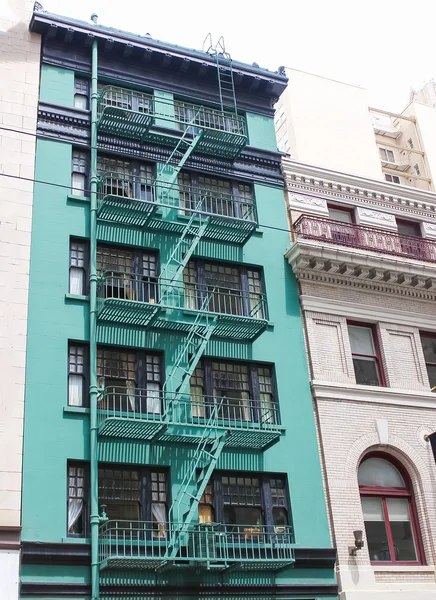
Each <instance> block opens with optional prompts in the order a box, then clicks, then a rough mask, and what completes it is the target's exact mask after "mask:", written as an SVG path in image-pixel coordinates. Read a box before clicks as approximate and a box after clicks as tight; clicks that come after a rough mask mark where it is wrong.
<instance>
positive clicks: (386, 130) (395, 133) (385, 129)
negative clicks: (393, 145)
mask: <svg viewBox="0 0 436 600" xmlns="http://www.w3.org/2000/svg"><path fill="white" fill-rule="evenodd" d="M372 127H373V129H374V133H375V134H376V135H381V136H383V137H388V138H392V139H394V140H396V139H398V138H399V137H400V135H402V134H403V132H402V130H401V127H400V125H397V126H395V125H393V124H392V123H389V122H385V121H382V120H380V119H373V122H372Z"/></svg>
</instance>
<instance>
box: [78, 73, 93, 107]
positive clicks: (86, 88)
mask: <svg viewBox="0 0 436 600" xmlns="http://www.w3.org/2000/svg"><path fill="white" fill-rule="evenodd" d="M90 87H91V82H90V80H89V79H86V78H85V77H80V76H78V75H75V77H74V108H77V109H78V110H89V109H90V102H89V99H90V95H91V94H90ZM76 96H81V97H83V98H85V99H86V103H85V104H86V106H85V108H81V107H80V106H76Z"/></svg>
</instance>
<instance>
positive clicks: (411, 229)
mask: <svg viewBox="0 0 436 600" xmlns="http://www.w3.org/2000/svg"><path fill="white" fill-rule="evenodd" d="M396 221H397V228H398V233H399V234H400V235H411V236H415V237H422V236H421V226H420V224H419V223H418V222H417V221H405V220H404V219H396Z"/></svg>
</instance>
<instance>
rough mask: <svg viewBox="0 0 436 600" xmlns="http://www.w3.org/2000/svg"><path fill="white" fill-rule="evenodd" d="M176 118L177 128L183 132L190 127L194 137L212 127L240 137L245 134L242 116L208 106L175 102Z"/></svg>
mask: <svg viewBox="0 0 436 600" xmlns="http://www.w3.org/2000/svg"><path fill="white" fill-rule="evenodd" d="M174 116H175V122H176V127H177V128H178V129H181V130H182V131H185V130H186V129H188V127H190V128H191V129H190V133H192V134H193V135H195V134H197V133H198V132H199V130H200V128H201V127H210V128H212V129H219V130H221V131H227V132H229V133H236V134H239V135H243V134H245V127H244V125H243V121H242V119H241V115H239V116H237V115H235V114H233V113H231V112H222V111H221V110H214V109H212V108H208V107H207V106H200V105H198V104H189V103H188V102H183V101H181V100H175V101H174ZM193 125H195V126H196V127H193Z"/></svg>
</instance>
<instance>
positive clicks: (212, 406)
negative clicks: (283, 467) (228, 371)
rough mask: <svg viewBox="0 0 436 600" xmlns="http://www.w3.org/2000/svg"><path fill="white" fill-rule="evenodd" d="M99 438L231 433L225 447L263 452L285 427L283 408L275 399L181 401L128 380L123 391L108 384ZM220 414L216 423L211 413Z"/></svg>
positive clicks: (190, 438) (194, 437)
mask: <svg viewBox="0 0 436 600" xmlns="http://www.w3.org/2000/svg"><path fill="white" fill-rule="evenodd" d="M97 409H98V427H99V434H100V435H104V436H112V437H121V438H129V439H143V440H151V439H155V438H156V437H157V436H158V435H159V434H160V435H159V437H161V438H162V437H163V438H165V439H167V440H169V441H171V440H173V441H176V442H186V443H197V442H198V441H199V438H200V437H201V434H202V431H203V430H204V429H205V428H211V429H213V430H214V431H215V432H218V431H222V430H223V429H226V430H229V431H230V435H229V436H228V438H227V439H226V446H230V447H245V448H255V449H256V448H262V447H265V446H268V445H270V444H271V443H272V442H273V441H274V440H277V439H278V438H279V437H280V435H281V433H282V431H283V429H284V428H283V427H282V426H281V424H280V414H279V407H278V405H277V403H275V402H273V401H264V400H251V399H248V398H247V399H242V400H241V399H240V398H239V399H238V398H226V397H225V398H222V397H221V398H220V397H214V396H192V395H186V394H185V395H184V396H182V397H179V396H178V395H177V394H175V393H170V392H166V391H162V390H155V389H140V388H136V387H134V385H130V384H129V383H128V382H126V386H125V387H120V386H109V387H107V388H105V390H104V392H103V393H102V394H101V395H100V397H99V400H98V404H97ZM212 410H215V411H216V418H215V419H214V421H213V423H212V424H211V423H210V422H209V417H210V415H211V411H212Z"/></svg>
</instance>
